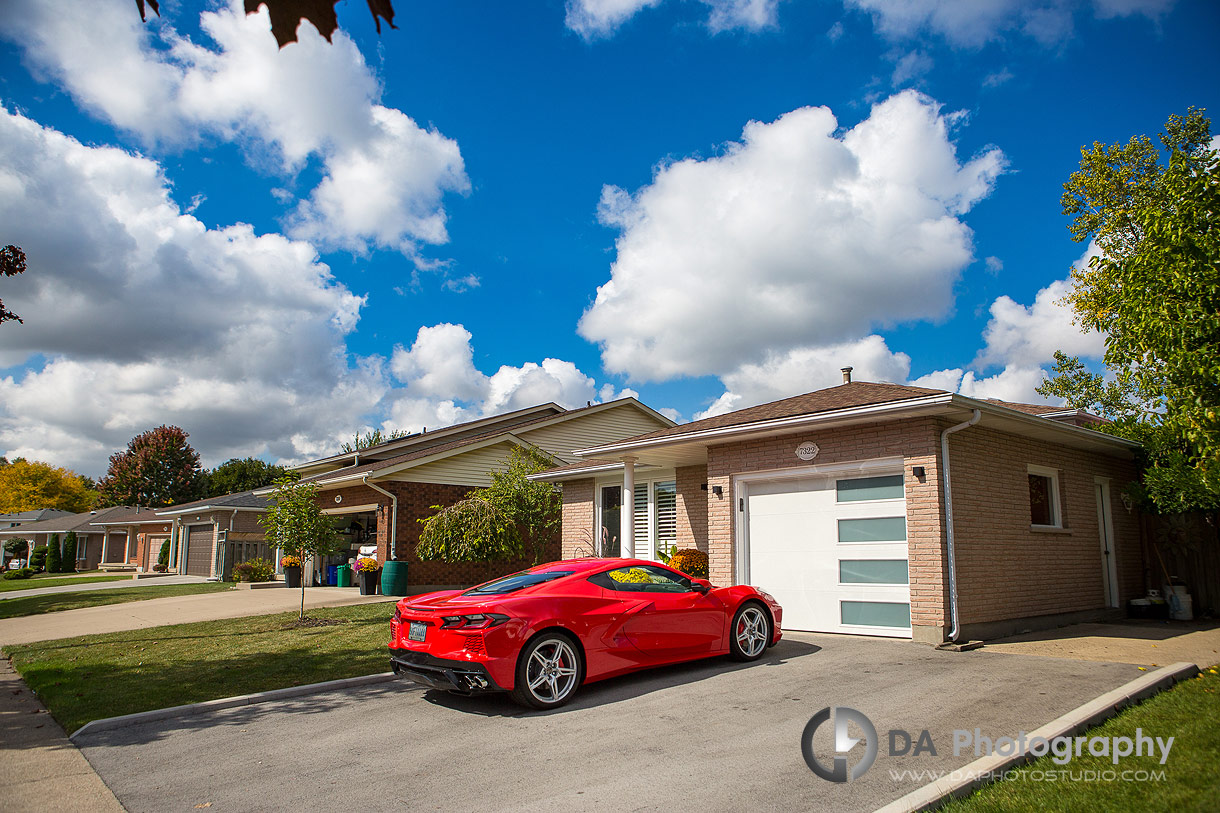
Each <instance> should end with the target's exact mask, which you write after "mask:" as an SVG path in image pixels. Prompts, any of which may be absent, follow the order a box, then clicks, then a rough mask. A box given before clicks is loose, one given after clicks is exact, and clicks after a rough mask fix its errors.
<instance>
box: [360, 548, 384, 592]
mask: <svg viewBox="0 0 1220 813" xmlns="http://www.w3.org/2000/svg"><path fill="white" fill-rule="evenodd" d="M380 572H381V562H378V561H377V560H376V559H373V558H372V557H365V558H362V559H357V560H356V573H358V574H359V575H360V595H362V596H375V595H377V574H378V573H380Z"/></svg>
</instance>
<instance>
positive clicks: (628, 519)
mask: <svg viewBox="0 0 1220 813" xmlns="http://www.w3.org/2000/svg"><path fill="white" fill-rule="evenodd" d="M619 538H620V539H622V540H623V542H622V546H621V547H622V554H623V558H625V559H632V558H634V557H635V458H634V457H624V458H623V506H622V509H621V510H620V511H619Z"/></svg>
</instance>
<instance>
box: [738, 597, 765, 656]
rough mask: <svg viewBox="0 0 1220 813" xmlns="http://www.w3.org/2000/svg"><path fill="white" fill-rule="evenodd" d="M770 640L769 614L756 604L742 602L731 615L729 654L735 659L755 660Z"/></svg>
mask: <svg viewBox="0 0 1220 813" xmlns="http://www.w3.org/2000/svg"><path fill="white" fill-rule="evenodd" d="M770 641H771V614H770V613H768V612H767V611H766V610H764V609H763V608H762V607H760V606H759V605H757V604H754V603H752V602H751V603H749V604H743V605H741V607H740V608H738V610H737V613H736V615H734V616H733V626H732V627H731V628H730V637H729V656H730V657H732V658H733V660H735V661H755V660H758V659H759V658H761V657H762V654H763V653H764V652H766V651H767V644H768V643H770Z"/></svg>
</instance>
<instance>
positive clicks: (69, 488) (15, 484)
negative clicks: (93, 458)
mask: <svg viewBox="0 0 1220 813" xmlns="http://www.w3.org/2000/svg"><path fill="white" fill-rule="evenodd" d="M96 502H97V492H96V491H94V490H93V489H91V488H90V487H89V481H88V480H87V478H85V477H82V476H81V475H79V474H77V473H76V472H73V471H69V470H68V469H64V468H57V467H55V466H52V465H51V464H50V463H40V462H38V461H34V462H32V463H31V462H29V461H27V460H25V459H23V458H17V459H15V460H14V461H13V462H12V463H9V464H8V465H7V466H0V513H4V514H10V513H18V512H21V511H37V510H39V509H42V508H56V509H58V510H60V511H71V512H72V513H74V514H79V513H81V512H82V511H88V510H90V509H91V508H93V506H94V504H95V503H96Z"/></svg>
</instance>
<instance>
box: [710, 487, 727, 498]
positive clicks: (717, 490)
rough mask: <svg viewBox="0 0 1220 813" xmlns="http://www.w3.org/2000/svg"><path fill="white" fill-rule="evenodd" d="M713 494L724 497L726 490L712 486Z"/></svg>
mask: <svg viewBox="0 0 1220 813" xmlns="http://www.w3.org/2000/svg"><path fill="white" fill-rule="evenodd" d="M712 493H713V494H715V495H716V496H717V497H723V496H724V489H723V488H721V487H720V486H712Z"/></svg>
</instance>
